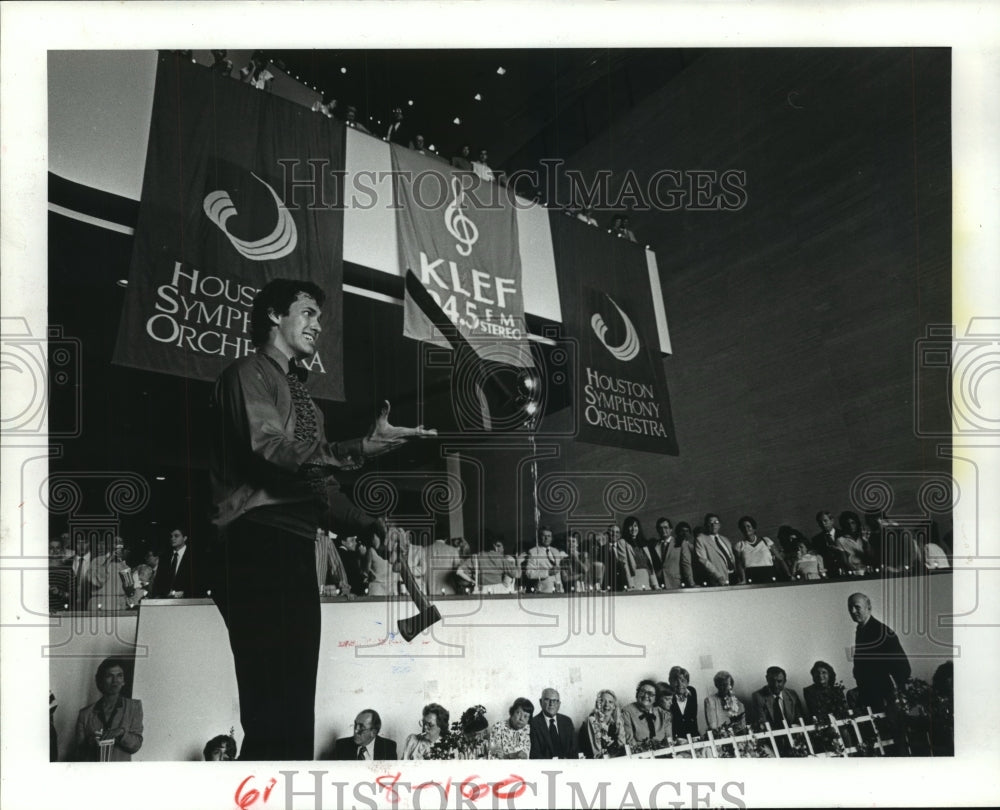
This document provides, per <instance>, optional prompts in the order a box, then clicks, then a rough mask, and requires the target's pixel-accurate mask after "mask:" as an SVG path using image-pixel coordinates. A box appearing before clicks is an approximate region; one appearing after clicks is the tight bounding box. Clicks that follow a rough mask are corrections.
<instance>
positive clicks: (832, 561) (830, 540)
mask: <svg viewBox="0 0 1000 810" xmlns="http://www.w3.org/2000/svg"><path fill="white" fill-rule="evenodd" d="M816 525H817V526H819V534H814V535H813V536H812V540H811V542H812V550H813V551H814V552H816V553H817V554H819V555H820V556H821V557H822V558H823V566H824V567H825V568H826V574H827V576H829V577H838V576H840V569H841V568H843V564H844V561H843V557H842V556H841V554H840V550H839V549H838V548H837V524H836V523H834V520H833V515H832V514H831V513H830V512H827V511H826V510H822V511H819V512H817V513H816Z"/></svg>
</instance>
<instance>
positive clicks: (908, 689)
mask: <svg viewBox="0 0 1000 810" xmlns="http://www.w3.org/2000/svg"><path fill="white" fill-rule="evenodd" d="M930 704H931V687H930V684H928V683H927V681H924V680H921V679H920V678H907V679H906V682H905V683H904V684H903V685H902V686H900V687H899V688H898V689H896V707H897V708H898V709H899V711H900V712H901V713H903V714H907V715H909V716H910V717H922V716H924V715H926V714H927V713H928V711H929V709H930Z"/></svg>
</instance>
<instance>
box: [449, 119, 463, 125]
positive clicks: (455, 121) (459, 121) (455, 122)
mask: <svg viewBox="0 0 1000 810" xmlns="http://www.w3.org/2000/svg"><path fill="white" fill-rule="evenodd" d="M451 123H453V124H461V123H462V119H461V118H456V119H455V120H454V121H452V122H451Z"/></svg>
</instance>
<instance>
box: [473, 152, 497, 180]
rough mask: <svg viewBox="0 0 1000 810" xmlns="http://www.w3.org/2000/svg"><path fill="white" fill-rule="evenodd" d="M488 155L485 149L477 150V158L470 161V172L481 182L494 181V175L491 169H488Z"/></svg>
mask: <svg viewBox="0 0 1000 810" xmlns="http://www.w3.org/2000/svg"><path fill="white" fill-rule="evenodd" d="M488 159H489V153H488V152H487V151H486V150H485V149H480V150H479V157H478V158H477V159H476V160H474V161H472V171H474V172H475V173H476V175H477V176H479V177H481V178H482V179H483V180H490V181H492V180H495V179H496V175H495V174H494V173H493V169H491V168H490V165H489V163H488V162H487V161H488Z"/></svg>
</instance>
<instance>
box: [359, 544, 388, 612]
mask: <svg viewBox="0 0 1000 810" xmlns="http://www.w3.org/2000/svg"><path fill="white" fill-rule="evenodd" d="M388 558H389V552H388V544H387V542H383V540H382V538H380V537H379V536H378V533H377V532H373V533H372V536H371V539H370V541H369V544H368V548H367V549H366V550H365V552H364V554H362V555H361V576H362V578H363V579H364V581H365V582H367V583H368V595H369V596H388V595H389V594H390V593H392V568H391V566H390V565H389V559H388Z"/></svg>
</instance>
